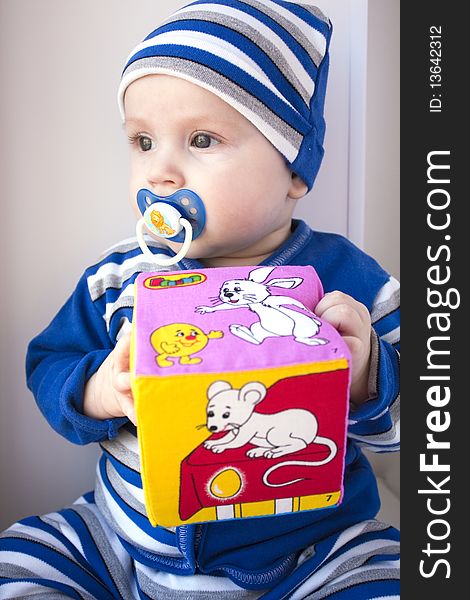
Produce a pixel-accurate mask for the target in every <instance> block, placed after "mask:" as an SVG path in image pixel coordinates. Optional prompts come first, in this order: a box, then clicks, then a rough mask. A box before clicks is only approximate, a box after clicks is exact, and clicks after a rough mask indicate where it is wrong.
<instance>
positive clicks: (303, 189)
mask: <svg viewBox="0 0 470 600" xmlns="http://www.w3.org/2000/svg"><path fill="white" fill-rule="evenodd" d="M307 192H308V187H307V184H306V183H304V182H303V179H301V178H300V177H299V175H297V174H296V173H292V181H291V184H290V188H289V191H288V192H287V195H288V196H289V198H292V199H293V200H298V199H299V198H302V197H303V196H305V194H306V193H307Z"/></svg>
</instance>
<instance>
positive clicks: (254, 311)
mask: <svg viewBox="0 0 470 600" xmlns="http://www.w3.org/2000/svg"><path fill="white" fill-rule="evenodd" d="M322 295H323V289H322V285H321V282H320V280H319V278H318V275H317V273H316V272H315V270H314V269H313V268H312V267H309V266H302V267H297V266H280V267H272V266H269V267H264V266H261V267H232V268H215V269H201V270H198V271H178V272H161V273H142V274H140V275H139V276H138V277H137V279H136V282H135V307H134V317H133V335H132V347H131V375H132V391H133V394H134V399H135V406H136V414H137V424H138V438H139V446H140V453H141V461H142V464H141V473H142V479H143V487H144V494H145V503H146V509H147V514H148V517H149V519H150V521H151V523H152V524H153V525H157V524H158V525H162V526H165V527H173V526H177V525H182V524H187V523H198V522H207V521H213V520H218V519H235V518H244V517H254V516H263V515H273V514H280V513H287V512H293V511H299V510H312V509H318V508H324V507H330V506H334V505H336V504H339V503H340V502H341V498H342V490H343V472H344V454H345V449H346V426H347V416H348V406H349V384H350V355H349V351H348V348H347V346H346V345H345V343H344V342H343V340H342V338H341V336H340V335H339V334H338V332H337V331H336V330H335V329H334V328H333V327H332V326H331V325H329V324H328V323H327V322H325V321H322V320H321V319H319V318H318V317H317V316H316V315H315V314H314V313H313V308H314V307H315V306H316V304H317V303H318V301H319V300H320V299H321V297H322Z"/></svg>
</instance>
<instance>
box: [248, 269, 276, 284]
mask: <svg viewBox="0 0 470 600" xmlns="http://www.w3.org/2000/svg"><path fill="white" fill-rule="evenodd" d="M274 269H275V267H260V268H259V269H254V270H253V271H251V273H250V274H249V275H248V281H254V282H255V283H263V281H265V280H266V279H267V278H268V277H269V276H270V275H271V273H272V271H273V270H274Z"/></svg>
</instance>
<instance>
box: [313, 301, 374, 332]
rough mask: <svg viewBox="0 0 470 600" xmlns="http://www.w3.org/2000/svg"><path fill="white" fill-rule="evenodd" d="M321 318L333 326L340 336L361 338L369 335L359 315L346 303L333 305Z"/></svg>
mask: <svg viewBox="0 0 470 600" xmlns="http://www.w3.org/2000/svg"><path fill="white" fill-rule="evenodd" d="M321 318H322V319H323V320H324V321H327V322H328V323H330V325H333V327H334V328H335V329H336V330H337V331H338V332H339V333H340V334H341V335H342V336H352V337H358V338H362V337H363V336H364V335H366V334H367V335H369V334H368V331H369V328H367V331H366V326H365V324H364V322H363V320H362V319H361V316H360V315H359V313H358V312H357V311H356V310H355V309H354V308H353V307H352V306H351V305H350V304H347V303H344V304H334V305H332V306H330V307H329V308H327V309H326V310H324V311H323V313H322V315H321Z"/></svg>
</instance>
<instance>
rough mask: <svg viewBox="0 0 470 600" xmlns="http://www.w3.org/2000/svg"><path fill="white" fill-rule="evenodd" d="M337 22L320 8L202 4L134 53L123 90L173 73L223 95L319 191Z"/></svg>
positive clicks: (279, 3)
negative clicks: (330, 51)
mask: <svg viewBox="0 0 470 600" xmlns="http://www.w3.org/2000/svg"><path fill="white" fill-rule="evenodd" d="M330 36H331V24H330V22H329V20H328V19H327V17H325V15H324V14H323V13H322V12H321V11H320V9H318V8H317V7H315V6H313V5H311V4H309V3H300V2H286V1H284V0H199V1H197V2H193V3H192V4H190V5H188V6H186V7H184V8H182V9H180V10H178V11H177V12H175V13H174V14H173V15H172V16H171V17H169V18H168V19H167V20H166V21H165V22H164V23H163V24H162V25H161V26H159V27H158V28H157V29H155V30H154V31H152V33H150V34H149V35H148V36H147V38H146V39H145V40H144V41H143V42H142V43H141V44H139V45H138V46H137V47H136V48H134V50H133V51H132V52H131V53H130V55H129V56H128V58H127V62H126V65H125V68H124V71H123V74H122V80H121V84H120V86H119V91H118V102H119V108H120V111H121V116H122V118H123V119H124V96H125V91H126V89H127V87H128V86H129V85H130V84H131V83H132V82H133V81H135V80H136V79H138V78H140V77H144V76H145V75H149V74H157V73H160V74H167V75H173V76H176V77H180V78H183V79H186V80H187V81H190V82H192V83H195V84H197V85H199V86H201V87H204V88H205V89H207V90H209V91H211V92H212V93H214V94H216V95H217V96H219V97H220V98H222V100H224V101H225V102H227V103H228V104H230V105H231V106H232V107H233V108H235V109H236V110H237V111H239V112H240V113H241V114H242V115H243V116H245V117H246V118H247V119H248V120H249V121H250V122H251V123H252V124H253V125H254V126H255V127H257V128H258V129H259V131H261V133H262V134H263V135H264V136H265V137H266V138H267V139H268V140H269V141H270V142H271V143H272V144H273V146H274V147H275V148H277V149H278V150H279V152H280V153H281V154H282V155H283V156H284V157H285V159H286V161H287V162H288V164H289V165H290V166H291V168H292V170H293V171H294V172H295V173H297V174H298V175H299V176H300V177H301V178H302V179H303V180H304V182H305V183H306V184H307V185H308V187H309V188H311V187H312V185H313V181H314V179H315V177H316V174H317V172H318V169H319V167H320V163H321V160H322V157H323V146H322V144H323V138H324V132H325V123H324V119H323V105H324V100H325V93H326V82H327V75H328V47H329V42H330Z"/></svg>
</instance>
